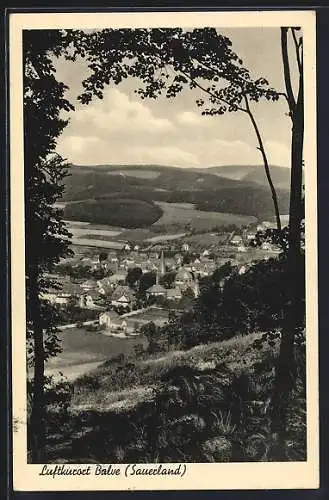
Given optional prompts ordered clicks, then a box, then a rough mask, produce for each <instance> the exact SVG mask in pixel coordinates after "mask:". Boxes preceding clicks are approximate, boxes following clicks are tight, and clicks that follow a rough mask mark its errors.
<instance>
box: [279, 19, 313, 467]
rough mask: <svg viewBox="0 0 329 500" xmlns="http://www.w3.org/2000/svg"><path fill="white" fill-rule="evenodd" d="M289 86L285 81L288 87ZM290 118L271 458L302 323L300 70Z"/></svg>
mask: <svg viewBox="0 0 329 500" xmlns="http://www.w3.org/2000/svg"><path fill="white" fill-rule="evenodd" d="M282 32H283V35H282V41H283V45H282V53H283V61H284V68H285V71H287V70H289V66H288V65H287V39H286V30H285V28H283V29H282ZM285 81H286V85H287V82H290V74H289V75H287V74H286V73H285ZM290 87H291V85H290V84H289V83H288V89H289V88H290ZM290 114H291V117H292V122H293V127H292V144H291V181H290V207H289V235H288V241H289V245H288V253H287V262H286V276H287V284H286V287H287V289H286V292H287V307H286V311H285V318H284V328H283V330H282V337H281V343H280V353H279V358H278V363H277V366H276V377H275V387H274V394H273V400H272V407H273V413H272V432H273V437H274V441H275V446H274V450H273V452H274V458H275V459H276V460H286V453H285V439H286V435H287V416H288V415H287V412H288V405H289V398H290V395H291V391H292V390H293V388H294V384H295V381H296V363H295V357H294V338H295V333H296V331H297V329H298V327H299V326H300V325H301V324H302V321H303V317H304V315H305V312H304V310H303V299H302V296H303V290H302V287H303V286H304V282H303V279H302V278H303V272H304V271H303V262H302V259H303V256H302V254H301V222H302V219H303V200H302V185H303V136H304V87H303V72H302V71H301V73H300V77H299V90H298V97H297V102H296V103H295V102H294V100H293V101H290Z"/></svg>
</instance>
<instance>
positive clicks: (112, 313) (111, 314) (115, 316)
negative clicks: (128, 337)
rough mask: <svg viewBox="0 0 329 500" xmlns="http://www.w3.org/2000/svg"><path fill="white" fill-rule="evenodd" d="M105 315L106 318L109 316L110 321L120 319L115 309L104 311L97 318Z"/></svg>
mask: <svg viewBox="0 0 329 500" xmlns="http://www.w3.org/2000/svg"><path fill="white" fill-rule="evenodd" d="M104 316H106V317H107V318H110V320H111V321H120V320H121V316H120V315H119V314H118V313H117V312H115V311H106V312H104V313H102V314H100V316H99V318H101V317H104Z"/></svg>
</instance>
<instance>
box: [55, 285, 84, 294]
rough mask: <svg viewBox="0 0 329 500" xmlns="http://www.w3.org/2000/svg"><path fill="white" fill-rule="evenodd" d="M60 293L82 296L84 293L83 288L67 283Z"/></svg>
mask: <svg viewBox="0 0 329 500" xmlns="http://www.w3.org/2000/svg"><path fill="white" fill-rule="evenodd" d="M59 293H65V294H70V295H80V294H81V293H82V290H81V287H80V286H79V285H76V284H75V283H65V284H64V285H63V288H62V290H59Z"/></svg>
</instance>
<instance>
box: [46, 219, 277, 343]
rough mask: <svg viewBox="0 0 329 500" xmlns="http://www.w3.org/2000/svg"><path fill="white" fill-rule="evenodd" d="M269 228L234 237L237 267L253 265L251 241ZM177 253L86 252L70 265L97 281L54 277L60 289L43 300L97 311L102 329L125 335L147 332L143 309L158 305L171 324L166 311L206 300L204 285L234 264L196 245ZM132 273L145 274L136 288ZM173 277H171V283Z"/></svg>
mask: <svg viewBox="0 0 329 500" xmlns="http://www.w3.org/2000/svg"><path fill="white" fill-rule="evenodd" d="M269 227H270V226H269V224H267V223H263V224H262V225H259V226H257V227H254V228H249V229H248V230H245V231H243V232H242V233H241V234H236V233H232V234H231V235H229V239H228V240H227V241H226V242H225V244H226V245H227V246H229V249H230V251H231V253H233V254H235V255H236V256H237V257H236V260H237V261H238V260H239V261H240V262H244V261H245V262H247V261H248V256H247V254H246V253H245V252H247V250H248V247H250V241H251V240H252V239H253V238H254V237H255V235H256V232H257V231H259V230H263V229H268V228H269ZM191 247H192V248H191ZM222 248H224V247H222ZM176 250H177V251H174V252H173V251H170V252H166V255H165V252H164V250H163V247H162V249H161V247H160V249H156V248H155V247H153V248H148V249H145V248H144V249H143V248H141V247H140V246H139V245H131V244H129V243H127V244H125V247H124V249H123V250H119V251H118V250H109V251H108V252H107V253H105V252H101V253H96V252H95V253H94V254H90V255H89V256H88V255H86V253H85V251H83V250H82V248H80V252H81V251H82V253H80V255H79V254H76V255H75V257H74V258H73V259H69V260H66V261H65V262H64V264H65V266H66V267H67V269H71V270H74V269H76V270H78V269H81V268H82V269H84V268H85V269H86V270H87V269H88V273H89V276H91V277H89V278H88V279H83V278H79V277H77V276H75V278H74V279H73V278H71V277H70V273H69V272H68V273H67V275H65V276H63V275H59V274H56V275H55V276H54V277H55V278H56V281H57V282H59V283H60V287H59V288H57V287H56V288H53V289H50V290H48V291H47V293H44V294H43V298H45V299H46V300H48V301H50V302H51V303H53V304H57V305H59V306H63V307H65V306H68V305H70V304H71V305H73V306H78V307H80V308H82V309H92V310H94V311H95V316H97V317H99V323H100V325H103V326H105V328H106V330H107V331H113V330H114V331H119V332H120V333H122V332H123V333H127V332H128V333H129V332H130V333H132V332H136V328H137V327H136V324H139V326H141V324H143V321H146V319H145V312H144V313H143V314H142V312H141V311H142V309H144V308H145V307H149V306H150V304H154V303H156V304H158V307H155V309H154V310H153V313H152V314H153V315H152V321H154V323H155V324H157V323H159V324H162V322H163V321H165V319H164V316H163V312H164V311H165V316H166V314H167V312H168V310H169V309H170V308H175V304H177V303H178V302H179V301H181V300H182V298H183V297H184V295H189V296H190V297H191V298H197V297H198V296H199V294H200V286H199V280H201V279H202V278H205V277H207V276H211V275H212V274H213V272H214V271H215V270H216V269H217V268H218V267H220V266H221V265H223V264H224V263H225V262H227V260H228V258H227V255H226V256H224V257H223V256H221V257H219V256H218V255H217V256H216V253H215V252H214V251H213V249H212V248H210V247H209V248H207V247H206V248H205V247H203V248H202V249H201V251H200V252H196V251H195V249H194V248H193V243H191V244H189V243H187V242H184V243H183V244H182V245H181V247H180V248H179V249H176ZM262 250H263V251H269V252H268V253H271V252H276V251H277V250H276V249H275V248H274V247H273V245H270V244H268V243H264V244H263V248H262ZM239 255H240V258H239V257H238V256H239ZM186 257H188V258H186ZM132 269H138V270H139V278H138V279H137V280H136V282H135V283H131V282H129V279H127V277H128V275H129V273H130V272H131V270H132ZM95 271H102V272H101V273H100V274H101V276H102V277H100V279H97V278H95V273H94V272H95ZM243 272H245V267H244V266H243V265H242V267H241V273H243ZM88 273H87V275H88ZM147 273H152V275H153V279H154V276H155V280H154V281H155V282H153V283H152V280H151V283H152V284H151V285H150V286H148V287H147V288H146V289H145V290H144V292H145V293H144V295H143V297H142V299H141V294H140V293H139V291H140V289H139V283H140V282H141V280H142V279H143V275H145V274H147ZM168 273H169V274H171V279H170V280H167V279H166V275H167V274H168ZM77 274H78V275H79V273H77ZM82 274H83V273H82ZM71 276H72V274H71ZM159 305H161V307H159ZM153 307H154V306H153ZM141 314H142V315H141ZM147 321H150V320H149V319H148V320H147Z"/></svg>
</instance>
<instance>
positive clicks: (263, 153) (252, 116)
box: [244, 94, 281, 231]
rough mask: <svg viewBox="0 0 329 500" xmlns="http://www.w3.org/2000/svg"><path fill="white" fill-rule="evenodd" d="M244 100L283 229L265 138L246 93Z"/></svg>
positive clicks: (279, 225) (279, 222) (276, 215)
mask: <svg viewBox="0 0 329 500" xmlns="http://www.w3.org/2000/svg"><path fill="white" fill-rule="evenodd" d="M244 100H245V103H246V110H247V113H248V116H249V118H250V120H251V123H252V125H253V127H254V130H255V133H256V137H257V140H258V144H259V147H258V148H257V149H258V150H259V151H260V152H261V155H262V158H263V162H264V168H265V174H266V178H267V181H268V184H269V186H270V190H271V194H272V200H273V206H274V213H275V219H276V225H277V229H278V230H279V231H281V219H280V211H279V204H278V197H277V194H276V190H275V187H274V184H273V181H272V177H271V172H270V167H269V164H268V160H267V155H266V151H265V148H264V144H263V140H262V137H261V135H260V132H259V128H258V125H257V122H256V120H255V117H254V115H253V113H252V111H251V109H250V105H249V101H248V97H247V96H246V94H244Z"/></svg>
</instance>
